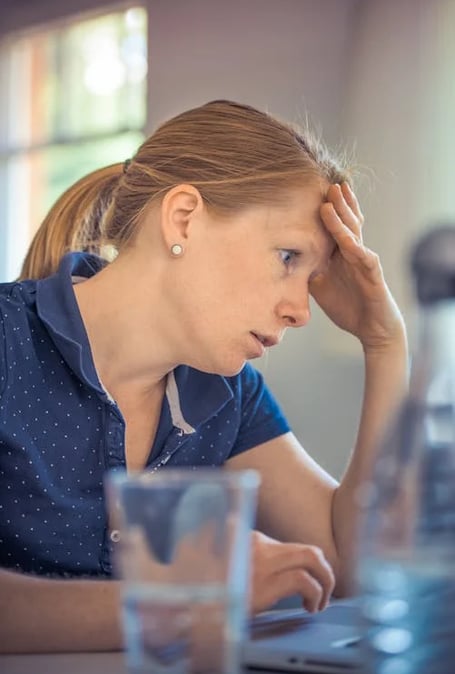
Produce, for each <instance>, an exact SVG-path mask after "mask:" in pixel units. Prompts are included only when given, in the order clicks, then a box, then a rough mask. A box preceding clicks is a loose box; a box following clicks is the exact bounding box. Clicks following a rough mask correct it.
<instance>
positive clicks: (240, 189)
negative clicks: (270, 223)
mask: <svg viewBox="0 0 455 674" xmlns="http://www.w3.org/2000/svg"><path fill="white" fill-rule="evenodd" d="M125 168H126V170H123V165H122V164H115V165H113V166H110V167H107V168H105V169H101V170H99V171H95V172H93V173H91V174H89V175H88V176H86V177H85V178H83V179H82V180H80V181H79V182H77V183H76V184H75V185H74V186H73V187H71V188H70V189H69V190H67V191H66V192H65V194H64V195H63V196H62V197H60V199H59V200H58V201H57V203H56V204H55V205H54V207H53V208H52V209H51V211H50V213H49V215H48V216H47V218H46V219H45V220H44V222H43V224H42V225H41V227H40V229H39V230H38V232H37V234H36V236H35V239H34V240H33V242H32V245H31V248H30V251H29V254H28V255H27V258H26V261H25V263H24V268H23V270H22V273H21V277H22V278H24V277H28V278H32V277H34V278H37V277H41V276H44V275H46V274H48V273H52V272H53V271H55V269H56V267H57V265H58V262H59V260H60V258H61V257H62V255H63V254H64V253H65V252H67V251H68V250H92V251H93V252H97V253H99V252H100V251H101V250H102V249H103V247H104V246H111V247H113V249H114V250H117V251H120V250H121V249H122V248H124V247H125V246H127V245H128V243H129V242H130V241H131V240H132V239H133V238H134V234H135V230H136V227H137V226H138V224H139V223H140V221H141V218H142V216H143V215H144V213H145V211H146V209H147V208H148V207H149V206H150V204H151V202H152V201H155V202H156V201H159V200H160V199H161V198H162V197H163V196H164V194H165V193H166V192H167V191H168V190H169V189H171V188H172V187H174V186H175V185H179V184H182V183H186V184H191V185H193V186H194V187H196V188H197V189H198V190H199V192H200V193H201V196H202V199H203V200H204V202H205V203H206V205H207V207H208V208H210V209H212V210H213V211H214V212H215V213H218V214H220V215H229V214H233V213H235V212H238V211H239V210H241V209H243V208H245V207H248V206H253V205H258V204H273V203H279V202H280V201H281V200H282V199H283V198H284V197H285V196H286V195H287V194H288V192H289V190H290V189H292V188H295V187H299V186H300V187H302V185H304V184H305V183H310V182H313V181H315V180H317V179H321V178H322V179H323V180H324V181H325V182H327V183H338V182H342V181H343V180H349V179H350V176H349V172H348V170H347V168H346V167H345V166H344V165H343V162H342V161H341V160H339V159H337V158H335V157H334V156H333V155H331V154H330V153H329V152H328V150H327V148H326V147H325V145H323V144H322V143H321V142H320V141H319V140H318V139H316V138H315V137H314V136H312V135H311V134H310V133H309V132H306V131H305V132H303V131H301V130H299V129H298V128H297V127H294V126H292V125H290V124H286V123H283V122H280V121H278V120H277V119H275V118H274V117H272V116H271V115H269V114H267V113H264V112H261V111H259V110H256V109H255V108H253V107H251V106H249V105H243V104H239V103H234V102H231V101H224V100H219V101H212V102H210V103H206V104H205V105H202V106H200V107H197V108H194V109H192V110H188V111H186V112H184V113H182V114H180V115H178V116H176V117H174V118H172V119H170V120H169V121H167V122H165V123H164V124H162V125H161V126H160V127H159V128H158V129H157V130H156V131H155V132H154V133H153V134H152V135H151V136H150V137H149V138H148V139H147V140H146V141H145V142H144V143H143V144H142V145H141V146H140V148H139V149H138V151H137V152H136V154H135V155H134V157H133V158H132V160H131V162H129V163H128V166H127V167H125ZM41 260H42V262H40V261H41ZM24 272H26V273H24Z"/></svg>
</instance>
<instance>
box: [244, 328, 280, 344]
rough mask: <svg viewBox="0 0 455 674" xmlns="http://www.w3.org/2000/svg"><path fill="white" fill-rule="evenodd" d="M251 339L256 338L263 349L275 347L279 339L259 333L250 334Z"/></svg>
mask: <svg viewBox="0 0 455 674" xmlns="http://www.w3.org/2000/svg"><path fill="white" fill-rule="evenodd" d="M251 334H252V335H253V337H256V339H257V340H258V342H261V344H262V345H263V346H265V347H267V346H275V344H278V343H279V341H280V339H279V338H278V337H273V336H271V335H261V334H260V333H259V332H251Z"/></svg>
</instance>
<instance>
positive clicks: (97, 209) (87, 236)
mask: <svg viewBox="0 0 455 674" xmlns="http://www.w3.org/2000/svg"><path fill="white" fill-rule="evenodd" d="M122 166H123V165H122V164H113V165H112V166H107V167H105V168H102V169H98V170H97V171H94V172H93V173H89V174H88V175H87V176H85V177H83V178H81V179H80V180H78V181H77V182H76V183H75V184H74V185H72V186H71V187H69V188H68V189H67V190H66V192H64V193H63V194H62V196H61V197H59V199H57V201H56V202H55V204H54V205H53V206H52V208H51V210H50V211H49V213H48V214H47V215H46V217H45V218H44V220H43V222H42V223H41V225H40V227H39V228H38V230H37V231H36V233H35V236H34V237H33V239H32V242H31V244H30V246H29V248H28V251H27V254H26V256H25V259H24V262H23V264H22V269H21V272H20V275H19V280H23V279H39V278H45V277H46V276H50V275H51V274H53V273H55V272H56V271H57V268H58V266H59V264H60V260H61V259H62V257H63V256H64V255H65V253H69V252H71V251H86V252H90V253H95V254H97V255H99V256H100V257H104V258H105V259H106V260H108V261H110V260H111V259H112V258H113V257H114V256H115V254H113V251H112V249H110V248H109V247H108V246H106V245H104V244H103V237H102V234H101V222H102V220H103V216H104V214H105V213H106V211H107V209H108V207H109V204H110V202H111V201H112V198H113V195H114V191H115V188H116V187H117V185H118V180H119V176H120V175H121V174H122Z"/></svg>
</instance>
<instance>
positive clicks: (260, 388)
mask: <svg viewBox="0 0 455 674" xmlns="http://www.w3.org/2000/svg"><path fill="white" fill-rule="evenodd" d="M240 388H241V390H240V397H241V419H240V427H239V431H238V434H237V438H236V441H235V443H234V446H233V447H232V450H231V453H230V456H231V457H232V456H235V455H236V454H240V453H241V452H244V451H246V450H247V449H251V448H252V447H255V446H256V445H260V444H262V443H263V442H267V441H268V440H272V439H273V438H276V437H278V436H280V435H283V434H284V433H287V432H288V431H290V426H289V423H288V421H287V420H286V417H285V416H284V414H283V412H282V410H281V408H280V406H279V405H278V403H277V401H276V400H275V398H274V397H273V395H272V393H271V391H270V390H269V388H268V387H267V385H266V384H265V382H264V378H263V376H262V374H261V373H260V372H258V371H257V370H256V369H255V368H254V367H253V366H252V365H250V364H249V363H247V364H246V365H245V367H244V368H243V370H242V372H241V374H240Z"/></svg>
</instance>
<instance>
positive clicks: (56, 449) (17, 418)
mask: <svg viewBox="0 0 455 674" xmlns="http://www.w3.org/2000/svg"><path fill="white" fill-rule="evenodd" d="M101 265H102V262H101V260H99V259H98V258H97V257H95V256H92V255H86V254H81V253H71V254H69V255H67V256H65V258H64V259H63V261H62V263H61V266H60V268H59V270H58V272H57V273H56V274H55V275H54V276H51V277H49V278H47V279H44V280H40V281H24V282H21V283H9V284H0V566H3V567H7V568H10V569H16V570H20V571H23V572H28V573H36V574H42V575H49V576H53V575H58V576H82V575H84V576H99V575H101V576H109V575H110V574H111V561H110V558H111V549H112V545H113V541H114V540H115V532H109V529H108V522H107V515H106V504H105V496H104V490H103V477H104V474H105V472H106V471H107V470H109V469H115V468H116V467H125V448H124V435H125V433H124V431H125V423H124V419H123V418H122V414H121V412H120V410H119V408H118V407H117V405H116V404H115V401H113V400H112V399H111V398H110V397H109V396H108V395H107V393H106V392H105V390H104V389H103V387H102V385H101V384H100V381H99V379H98V376H97V373H96V370H95V366H94V363H93V360H92V356H91V351H90V346H89V343H88V340H87V335H86V332H85V329H84V325H83V323H82V320H81V316H80V313H79V309H78V306H77V303H76V299H75V295H74V292H73V287H72V283H73V281H72V279H73V277H74V276H79V277H89V276H91V275H93V274H94V273H96V272H97V271H98V270H99V269H100V267H101ZM288 430H289V426H288V424H287V422H286V420H285V418H284V417H283V414H282V413H281V411H280V409H279V407H278V405H277V403H276V402H275V401H274V399H273V397H272V395H271V394H270V392H269V391H268V389H267V387H266V386H265V384H264V382H263V379H262V377H261V375H260V374H259V373H258V372H257V371H256V370H255V369H254V368H253V367H251V366H250V365H246V366H245V367H244V369H243V370H242V372H241V373H240V374H239V375H237V376H235V377H221V376H216V375H209V374H205V373H202V372H199V371H197V370H194V369H192V368H189V367H186V366H181V367H178V368H177V369H176V370H175V371H174V372H172V373H171V374H170V375H169V376H168V382H167V389H166V396H165V398H164V401H163V406H162V410H161V417H160V420H159V425H158V429H157V433H156V437H155V440H154V443H153V446H152V447H151V451H150V456H149V458H148V462H147V468H146V469H147V470H157V469H160V468H161V467H165V466H187V467H193V468H197V467H198V466H215V465H221V464H223V463H224V461H226V459H227V458H229V457H231V456H233V455H235V454H238V453H239V452H243V451H245V450H247V449H249V448H251V447H254V446H255V445H258V444H260V443H262V442H266V441H267V440H270V439H271V438H273V437H276V436H278V435H281V434H283V433H285V432H287V431H288Z"/></svg>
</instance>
